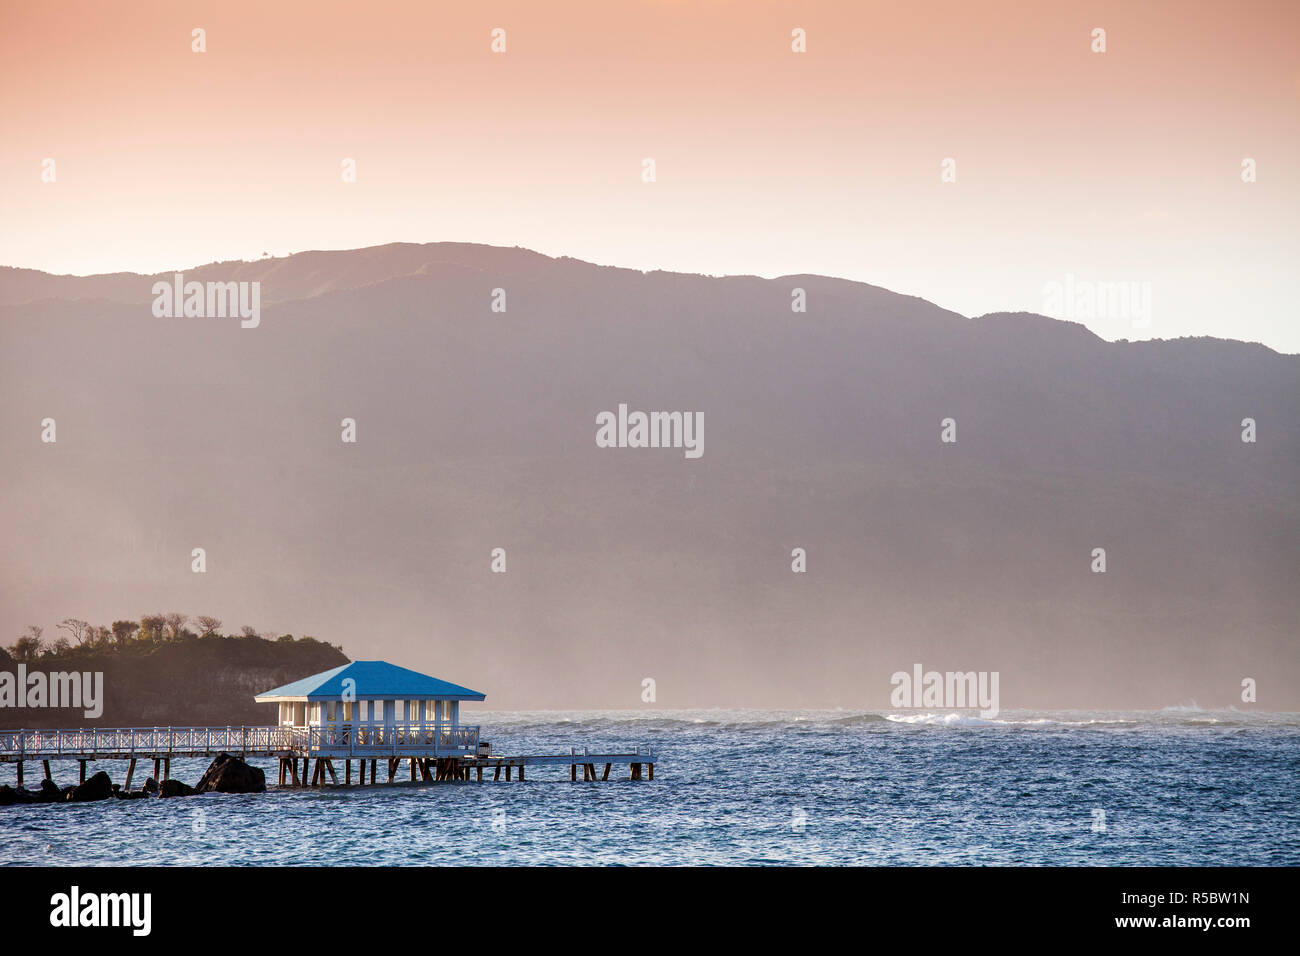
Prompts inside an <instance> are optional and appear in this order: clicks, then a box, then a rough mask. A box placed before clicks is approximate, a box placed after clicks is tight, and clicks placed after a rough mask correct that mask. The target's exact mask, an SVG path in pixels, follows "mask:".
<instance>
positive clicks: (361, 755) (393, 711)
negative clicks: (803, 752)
mask: <svg viewBox="0 0 1300 956" xmlns="http://www.w3.org/2000/svg"><path fill="white" fill-rule="evenodd" d="M254 699H255V700H256V701H258V702H259V703H275V704H277V705H278V707H279V716H280V722H279V724H277V725H275V726H256V727H251V726H245V727H117V728H97V727H96V728H89V727H87V728H74V729H68V730H16V731H0V763H16V764H17V770H18V785H19V786H20V787H21V786H22V785H23V772H24V764H25V763H27V762H28V761H40V762H41V765H42V769H43V770H44V775H45V778H46V779H47V780H48V779H52V778H51V773H50V762H51V761H52V760H75V761H77V762H78V763H79V764H80V777H81V781H82V782H83V783H84V782H85V780H86V765H87V764H88V763H90V762H92V761H105V760H125V761H128V765H127V771H126V782H125V784H124V786H123V789H124V790H130V788H131V780H132V777H133V776H134V775H135V769H136V764H137V762H138V761H140V760H144V761H150V760H152V761H153V776H154V778H155V779H156V780H166V779H169V777H170V776H171V761H172V758H173V757H215V756H217V755H218V754H221V753H228V754H230V755H231V756H235V757H240V758H241V759H247V758H249V757H274V758H276V759H277V761H278V765H279V775H278V780H279V784H280V786H282V787H285V786H293V787H319V786H323V785H325V784H326V781H327V778H328V782H329V783H330V784H333V785H342V786H351V785H353V773H352V770H353V766H352V765H353V764H354V763H355V764H356V770H357V773H356V778H357V779H356V785H357V786H363V785H365V784H366V782H367V771H368V772H369V782H370V783H371V784H375V783H378V782H379V781H380V778H381V776H382V778H383V780H384V782H385V783H393V782H395V781H396V780H398V779H399V778H400V777H401V776H402V771H403V770H405V771H406V776H407V777H408V778H409V779H410V780H411V781H415V782H426V783H443V782H452V781H469V780H471V779H472V780H474V781H475V782H478V783H482V782H484V780H485V778H486V772H488V771H490V772H491V779H492V780H493V781H500V780H501V779H502V777H503V776H504V778H505V780H506V781H507V782H509V781H511V780H519V781H521V782H522V781H524V780H526V779H527V772H528V771H529V770H530V769H536V768H547V767H560V768H563V767H565V766H567V767H568V770H569V775H568V777H569V780H570V781H571V782H574V783H576V782H578V774H579V772H581V774H582V780H583V781H586V782H591V781H597V780H600V781H604V780H609V779H610V773H611V772H612V770H613V769H614V768H615V767H618V768H626V774H627V776H626V778H625V779H628V780H653V779H654V776H655V770H654V768H655V763H656V761H657V759H658V754H656V753H655V751H654V750H653V749H651V748H650V747H640V746H638V747H636V748H635V749H634V750H632V751H625V752H592V751H590V750H589V749H587V748H583V749H582V750H581V752H580V751H579V750H578V748H576V747H572V748H570V750H569V752H568V753H567V754H565V753H560V754H521V755H516V756H506V755H499V756H498V755H494V754H493V753H492V748H491V745H490V744H489V743H488V742H486V741H483V740H481V739H480V736H479V734H480V729H481V728H480V727H479V726H477V725H467V724H462V723H461V722H460V704H461V702H462V701H482V700H484V699H485V695H484V694H481V693H479V692H478V691H474V690H470V689H469V688H467V687H461V686H460V685H458V684H452V683H449V682H447V681H443V680H439V679H438V678H436V677H430V676H428V675H426V674H420V673H418V672H416V671H412V670H408V669H407V668H404V667H398V666H396V665H393V664H389V663H387V662H385V661H353V662H352V663H350V664H345V665H343V666H342V667H336V668H334V669H333V670H328V671H323V672H322V673H320V674H313V675H312V676H311V677H304V678H303V679H301V680H298V681H295V682H293V683H291V684H285V685H284V686H282V687H277V688H275V689H274V690H269V691H266V692H264V693H262V694H258V695H257V696H256V697H255V698H254ZM403 764H405V767H403ZM340 770H342V775H341V776H342V779H340V773H339V771H340ZM616 779H624V778H623V773H622V771H621V772H620V773H619V774H618V776H617V777H616Z"/></svg>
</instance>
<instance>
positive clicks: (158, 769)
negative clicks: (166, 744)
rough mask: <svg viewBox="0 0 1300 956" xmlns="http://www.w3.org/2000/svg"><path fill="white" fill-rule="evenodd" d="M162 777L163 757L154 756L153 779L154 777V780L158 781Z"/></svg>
mask: <svg viewBox="0 0 1300 956" xmlns="http://www.w3.org/2000/svg"><path fill="white" fill-rule="evenodd" d="M161 778H162V758H161V757H154V758H153V779H154V782H155V783H156V782H157V781H158V780H160V779H161Z"/></svg>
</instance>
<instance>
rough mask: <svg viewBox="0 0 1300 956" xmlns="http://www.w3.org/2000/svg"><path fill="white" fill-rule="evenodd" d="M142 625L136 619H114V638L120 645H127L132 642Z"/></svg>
mask: <svg viewBox="0 0 1300 956" xmlns="http://www.w3.org/2000/svg"><path fill="white" fill-rule="evenodd" d="M139 627H140V625H139V624H137V623H136V622H135V621H114V622H113V640H114V641H115V642H116V643H117V646H118V647H126V645H128V644H130V643H131V638H132V637H133V636H134V635H135V632H136V631H137V630H138V629H139Z"/></svg>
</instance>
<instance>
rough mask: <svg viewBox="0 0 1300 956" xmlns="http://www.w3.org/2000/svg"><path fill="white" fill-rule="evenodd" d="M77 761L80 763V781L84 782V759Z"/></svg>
mask: <svg viewBox="0 0 1300 956" xmlns="http://www.w3.org/2000/svg"><path fill="white" fill-rule="evenodd" d="M77 763H79V764H81V782H82V783H85V782H86V761H84V760H78V761H77Z"/></svg>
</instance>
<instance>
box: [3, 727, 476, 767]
mask: <svg viewBox="0 0 1300 956" xmlns="http://www.w3.org/2000/svg"><path fill="white" fill-rule="evenodd" d="M478 734H479V728H478V727H467V726H461V725H455V726H452V725H447V724H428V725H422V724H418V723H417V724H396V725H392V726H382V725H380V726H371V725H367V724H361V725H357V726H355V727H353V726H349V725H346V724H345V725H337V726H336V725H332V724H326V725H324V726H317V727H95V728H78V729H72V730H6V731H0V758H4V759H6V760H39V759H42V758H46V757H76V756H81V755H88V756H93V755H99V756H104V757H107V756H112V755H115V754H121V755H125V756H135V755H141V754H149V755H151V756H152V755H155V754H157V755H169V756H185V755H186V754H204V755H206V754H213V753H218V752H220V751H222V750H225V751H229V752H231V753H283V754H286V755H287V754H298V755H305V754H315V753H322V754H327V755H332V756H346V755H349V754H356V755H358V756H371V755H382V754H394V755H396V754H408V753H409V754H421V755H437V754H448V755H453V754H459V753H472V752H473V751H475V750H476V749H477V748H478Z"/></svg>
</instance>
